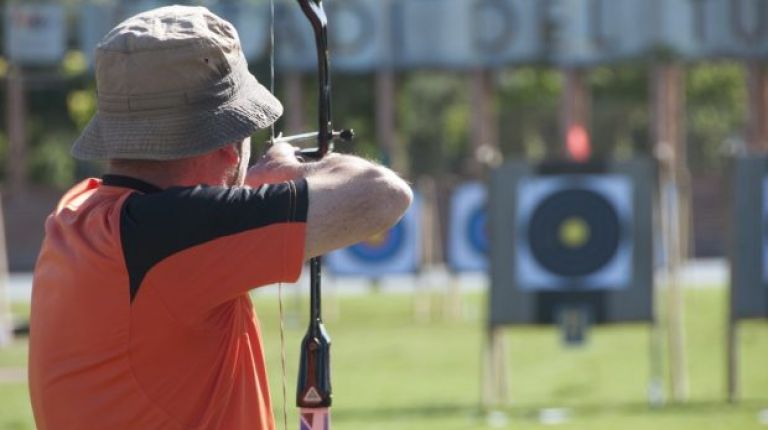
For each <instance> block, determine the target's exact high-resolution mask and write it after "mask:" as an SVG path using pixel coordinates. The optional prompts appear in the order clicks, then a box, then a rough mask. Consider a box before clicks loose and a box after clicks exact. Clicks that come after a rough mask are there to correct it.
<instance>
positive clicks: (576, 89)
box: [560, 69, 592, 157]
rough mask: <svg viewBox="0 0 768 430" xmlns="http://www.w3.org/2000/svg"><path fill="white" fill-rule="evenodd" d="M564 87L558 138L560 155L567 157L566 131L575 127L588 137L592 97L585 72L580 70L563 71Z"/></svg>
mask: <svg viewBox="0 0 768 430" xmlns="http://www.w3.org/2000/svg"><path fill="white" fill-rule="evenodd" d="M563 78H564V80H565V86H564V89H563V96H562V102H561V103H560V105H561V109H562V110H561V116H560V124H561V129H560V136H561V142H562V146H561V147H560V148H561V149H560V154H561V155H565V156H566V157H569V153H568V150H567V147H566V143H567V141H568V131H569V130H571V129H573V128H574V127H575V126H578V127H582V128H583V130H585V131H586V132H587V135H588V136H589V135H590V133H589V130H590V127H589V123H590V114H591V111H592V95H591V93H590V91H589V88H588V86H587V72H586V71H584V70H582V69H565V70H563Z"/></svg>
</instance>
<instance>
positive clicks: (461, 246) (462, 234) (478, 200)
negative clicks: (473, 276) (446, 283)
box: [447, 182, 489, 272]
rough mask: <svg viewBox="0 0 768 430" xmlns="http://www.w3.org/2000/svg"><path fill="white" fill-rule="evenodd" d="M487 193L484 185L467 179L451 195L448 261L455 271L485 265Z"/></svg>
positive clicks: (487, 243) (473, 268) (479, 269)
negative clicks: (466, 181)
mask: <svg viewBox="0 0 768 430" xmlns="http://www.w3.org/2000/svg"><path fill="white" fill-rule="evenodd" d="M487 196H488V192H487V189H486V186H485V184H483V183H481V182H470V183H467V184H464V185H461V186H460V187H458V188H456V191H454V193H453V196H452V197H451V218H450V225H449V227H450V228H449V232H448V234H449V236H448V250H447V251H448V264H449V265H450V267H451V269H452V270H454V271H456V272H479V271H485V270H487V268H488V248H489V242H488V231H487V228H488V227H487V223H488V208H487V198H488V197H487Z"/></svg>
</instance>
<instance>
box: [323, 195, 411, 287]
mask: <svg viewBox="0 0 768 430" xmlns="http://www.w3.org/2000/svg"><path fill="white" fill-rule="evenodd" d="M420 220H421V199H420V198H419V197H418V196H414V199H413V203H412V204H411V207H410V208H409V209H408V211H407V212H406V213H405V215H404V216H403V218H402V219H401V220H400V221H399V222H398V223H397V224H395V225H394V226H393V227H392V228H390V229H389V230H387V231H385V232H383V233H380V234H377V235H375V236H373V237H371V238H369V239H367V240H365V241H363V242H360V243H358V244H355V245H352V246H350V247H347V248H344V249H341V250H338V251H334V252H332V253H330V254H328V256H327V257H326V260H325V261H326V263H327V266H328V269H329V270H330V271H331V272H333V273H334V274H335V275H338V276H364V277H371V278H379V277H382V276H386V275H391V274H404V273H414V272H416V270H417V269H418V267H419V264H420V263H421V249H422V248H421V225H420Z"/></svg>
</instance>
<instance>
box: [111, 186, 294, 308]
mask: <svg viewBox="0 0 768 430" xmlns="http://www.w3.org/2000/svg"><path fill="white" fill-rule="evenodd" d="M122 178H124V177H122ZM107 179H109V178H106V177H105V178H104V180H105V181H106V182H105V185H116V186H125V187H128V188H134V189H136V188H137V187H134V186H131V185H128V183H127V182H125V181H122V180H121V184H120V185H118V184H116V183H114V182H115V181H114V180H113V179H114V178H111V179H110V180H109V181H107ZM129 179H130V178H129ZM139 182H140V181H139ZM134 185H135V184H134ZM146 185H149V186H150V187H154V186H153V185H150V184H146ZM142 188H143V189H141V190H140V191H150V190H149V189H148V188H146V187H142ZM155 188H156V187H155ZM308 203H309V199H308V195H307V182H306V180H303V179H301V180H298V181H296V182H285V183H282V184H275V185H263V186H261V187H259V188H242V187H232V188H226V187H209V186H196V187H173V188H168V189H165V190H159V189H156V190H154V192H151V193H149V194H139V193H134V194H132V195H131V196H130V197H128V198H127V199H126V201H125V204H124V205H123V207H122V209H121V214H120V236H121V240H122V248H123V255H124V258H125V263H126V267H127V269H128V276H129V279H130V293H131V301H133V299H134V298H135V297H136V294H137V293H138V291H139V287H140V286H141V283H142V281H143V280H144V276H146V274H147V272H148V271H149V270H150V269H151V268H152V267H153V266H154V265H155V264H157V263H159V262H160V261H162V260H163V259H165V258H167V257H169V256H171V255H173V254H175V253H177V252H180V251H183V250H185V249H187V248H191V247H194V246H196V245H200V244H203V243H205V242H208V241H211V240H214V239H217V238H220V237H223V236H228V235H232V234H237V233H241V232H244V231H247V230H252V229H256V228H260V227H266V226H268V225H270V224H275V223H282V222H306V221H307V210H308Z"/></svg>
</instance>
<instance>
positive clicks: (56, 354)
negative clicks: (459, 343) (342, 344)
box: [29, 175, 308, 430]
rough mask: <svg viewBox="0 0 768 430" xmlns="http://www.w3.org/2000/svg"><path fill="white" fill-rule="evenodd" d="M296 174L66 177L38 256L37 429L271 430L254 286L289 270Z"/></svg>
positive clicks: (297, 227)
mask: <svg viewBox="0 0 768 430" xmlns="http://www.w3.org/2000/svg"><path fill="white" fill-rule="evenodd" d="M307 199H308V197H307V186H306V182H305V181H303V180H302V181H297V182H286V183H283V184H278V185H265V186H262V187H260V188H257V189H250V188H238V187H235V188H222V187H205V186H198V187H179V188H169V189H165V190H161V189H158V188H156V187H154V186H152V185H150V184H147V183H144V182H141V181H138V180H136V179H132V178H127V177H122V176H113V175H107V176H105V177H104V180H103V183H102V181H101V180H98V179H89V180H86V181H83V182H82V183H80V184H78V185H76V186H75V187H73V188H72V189H71V190H70V191H69V192H68V193H67V194H66V195H65V196H64V197H63V198H62V200H61V202H60V203H59V205H58V207H57V208H56V210H55V211H54V213H53V214H51V216H50V217H49V218H48V220H47V222H46V237H45V241H44V242H43V247H42V250H41V253H40V257H39V259H38V262H37V266H36V268H35V277H34V285H33V293H32V315H31V321H30V329H31V333H30V353H29V355H30V356H29V384H30V393H31V399H32V407H33V410H34V414H35V421H36V422H37V427H38V429H40V430H56V429H66V430H75V429H84V430H102V429H104V430H121V429H141V430H152V429H174V430H181V429H183V430H189V429H226V430H239V429H248V430H254V429H273V428H274V419H273V414H272V405H271V400H270V395H269V388H268V381H267V376H266V371H265V364H264V354H263V351H262V346H261V334H260V331H259V325H258V321H257V319H256V315H255V313H254V311H253V308H252V305H251V301H250V298H249V296H248V294H247V292H248V290H249V289H252V288H254V287H257V286H260V285H266V284H271V283H275V282H295V280H296V279H297V278H298V276H299V274H300V272H301V267H302V263H303V259H304V240H305V233H306V215H307V202H308V200H307Z"/></svg>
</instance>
